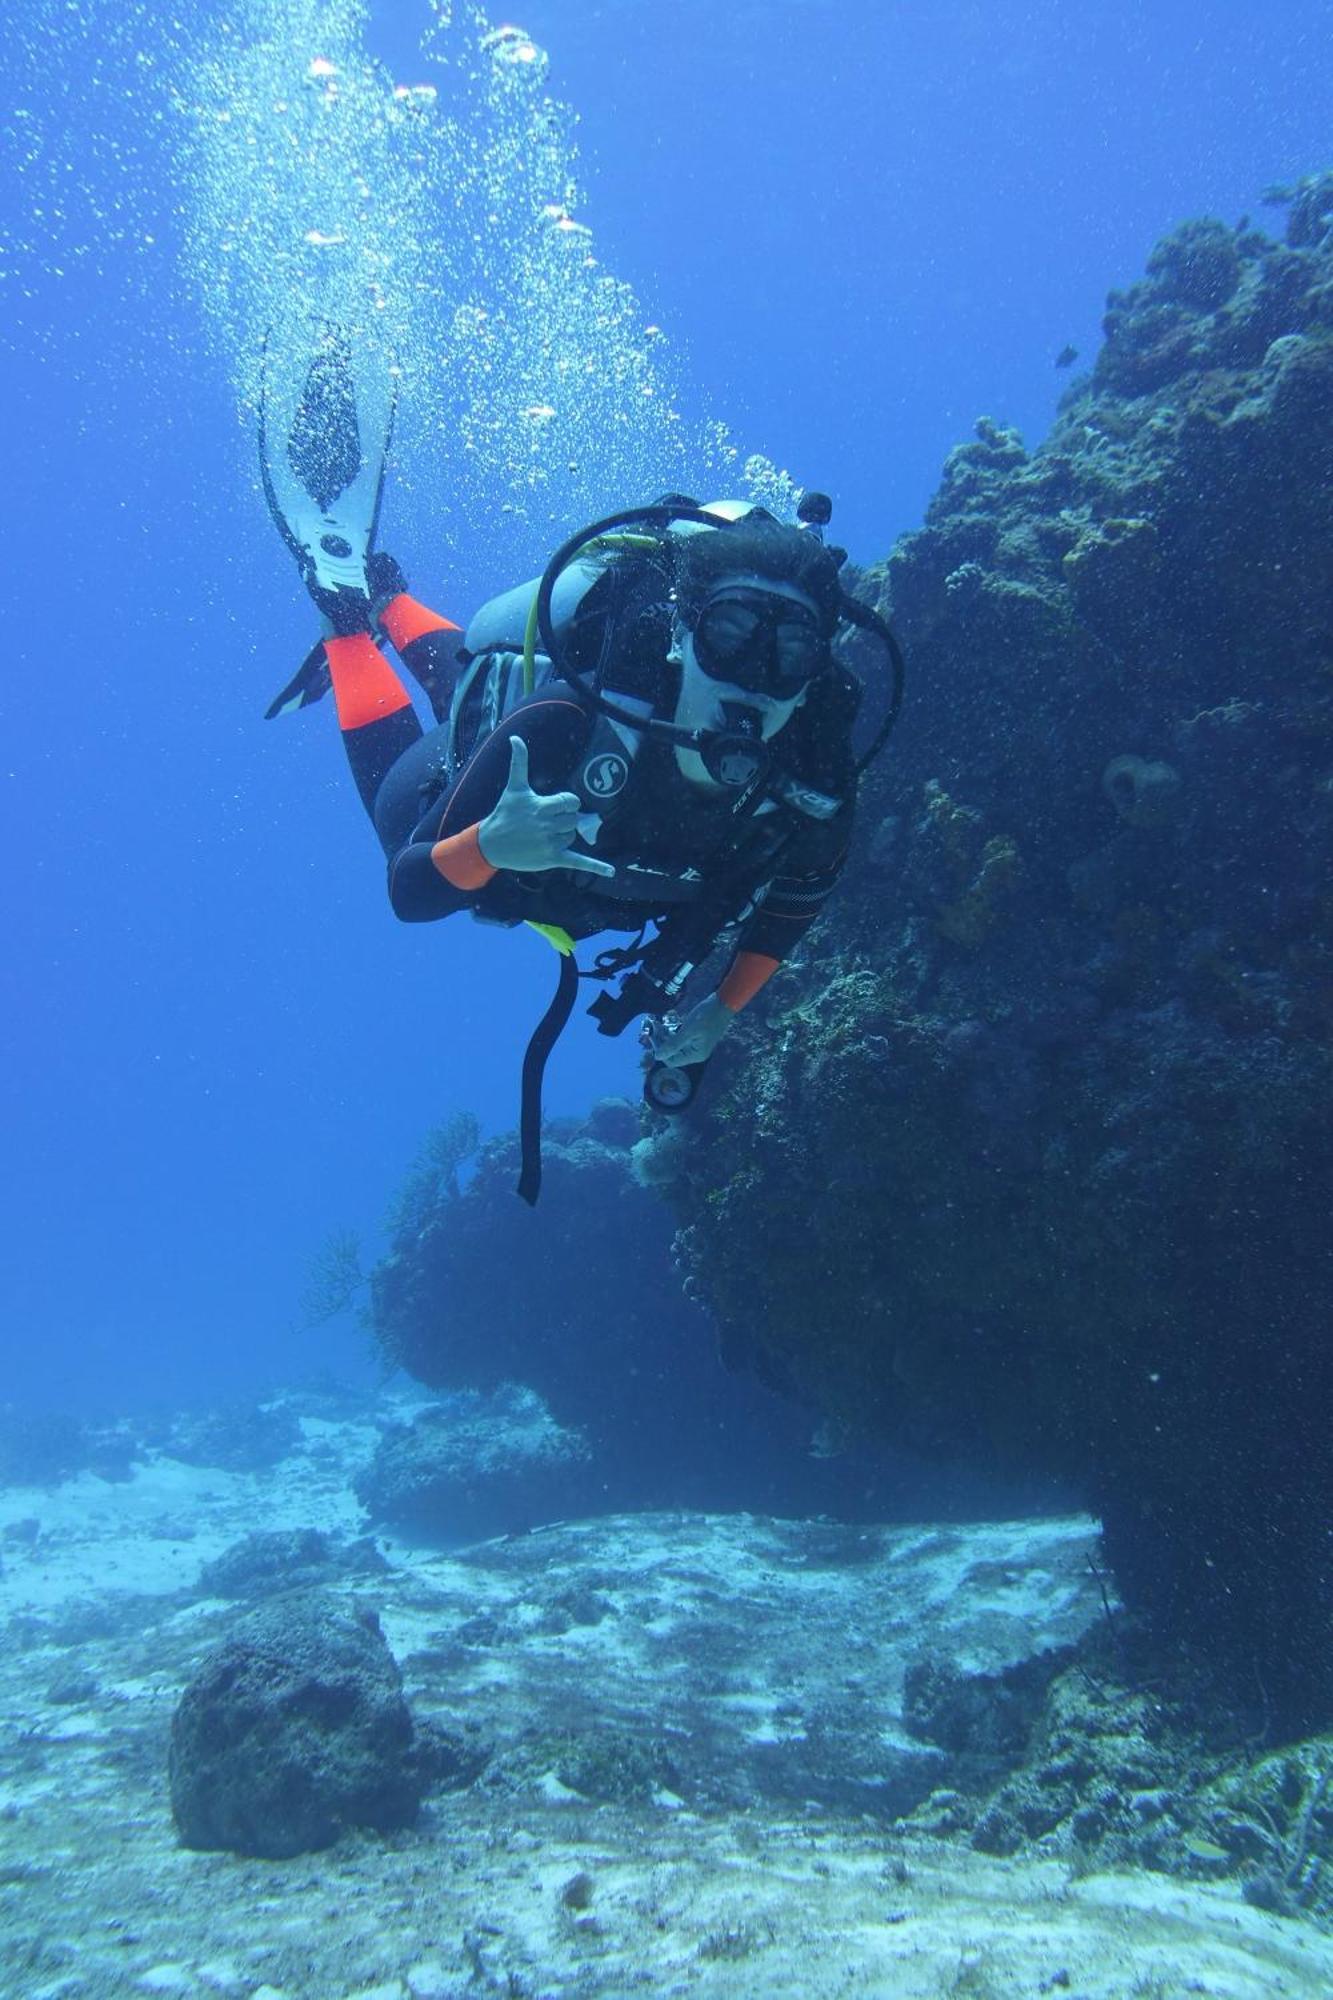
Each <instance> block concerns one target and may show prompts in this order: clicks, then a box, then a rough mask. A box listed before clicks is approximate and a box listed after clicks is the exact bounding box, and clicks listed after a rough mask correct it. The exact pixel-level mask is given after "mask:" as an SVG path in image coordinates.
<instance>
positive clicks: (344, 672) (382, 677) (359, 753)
mask: <svg viewBox="0 0 1333 2000" xmlns="http://www.w3.org/2000/svg"><path fill="white" fill-rule="evenodd" d="M324 653H325V656H326V658H327V660H328V663H329V678H330V679H331V680H332V682H333V698H334V701H335V703H336V704H337V708H338V726H339V728H340V729H341V730H342V733H343V748H344V749H345V750H346V752H347V762H348V764H349V766H350V767H351V772H352V779H353V782H354V783H355V785H356V789H357V792H358V793H359V795H360V798H361V803H362V805H363V806H364V807H365V809H366V811H367V812H368V813H369V814H370V817H371V819H372V820H373V819H374V817H375V799H376V795H377V794H378V792H379V788H380V786H381V785H382V784H383V783H384V779H385V777H386V775H387V773H388V771H389V769H390V767H391V766H392V765H394V764H396V763H397V761H398V759H399V758H400V757H401V756H402V754H403V752H404V751H405V750H410V749H411V747H412V745H413V744H414V743H415V742H416V741H417V740H418V738H419V737H420V735H421V724H420V722H419V721H418V720H417V715H416V711H415V709H414V708H413V707H412V697H411V695H410V694H409V693H408V691H407V689H406V688H405V687H404V686H403V684H402V682H401V681H400V680H399V678H398V676H397V674H396V673H395V672H394V670H393V668H392V667H391V666H390V664H389V662H388V661H387V660H386V659H385V657H384V655H383V653H382V652H381V651H380V649H379V647H378V646H377V645H376V644H375V641H374V640H373V639H372V638H371V636H370V634H369V632H352V633H350V634H348V636H347V637H346V638H333V639H326V640H325V641H324Z"/></svg>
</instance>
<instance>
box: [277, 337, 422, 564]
mask: <svg viewBox="0 0 1333 2000" xmlns="http://www.w3.org/2000/svg"><path fill="white" fill-rule="evenodd" d="M397 401H398V378H397V373H396V370H395V369H394V367H393V365H392V363H391V362H390V361H389V359H388V358H387V357H386V356H385V355H383V354H373V353H372V354H366V355H358V354H356V353H354V351H353V349H352V345H351V343H350V341H349V340H348V339H347V337H346V335H345V334H344V333H343V332H342V330H341V329H340V328H339V327H336V326H326V327H324V328H323V330H322V331H321V333H320V335H319V338H318V341H317V344H316V347H315V351H314V353H313V354H312V355H311V357H310V359H309V361H308V363H307V364H306V366H305V368H304V370H302V369H300V368H297V369H295V370H292V369H285V368H280V367H279V366H278V365H277V362H276V360H275V358H274V356H273V354H272V353H271V351H270V349H269V346H268V343H267V341H266V342H265V346H264V368H263V381H262V392H261V396H260V406H259V474H260V478H261V480H262V481H263V486H264V498H265V499H266V500H267V502H268V509H269V512H270V514H271V515H272V516H273V520H274V523H275V525H276V527H277V529H278V532H279V534H280V535H281V536H282V539H283V540H284V542H286V544H287V547H288V548H289V549H290V550H291V553H292V555H293V557H294V558H295V561H296V564H297V567H298V568H299V569H300V571H301V575H302V578H303V579H304V581H305V583H306V585H307V587H308V588H309V589H311V590H312V591H316V590H318V591H324V592H333V593H337V592H339V591H354V592H356V593H358V594H359V595H365V594H366V562H367V559H368V557H369V555H370V553H371V550H372V549H373V548H374V546H375V532H376V529H377V528H378V526H379V513H380V503H381V501H382V500H383V497H384V473H385V467H386V465H387V462H388V456H389V446H390V444H391V443H392V441H393V424H394V413H395V410H396V408H397Z"/></svg>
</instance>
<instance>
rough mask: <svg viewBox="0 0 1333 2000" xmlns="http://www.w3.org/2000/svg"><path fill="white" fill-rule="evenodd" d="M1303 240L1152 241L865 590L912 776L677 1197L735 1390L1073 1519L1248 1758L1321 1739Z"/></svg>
mask: <svg viewBox="0 0 1333 2000" xmlns="http://www.w3.org/2000/svg"><path fill="white" fill-rule="evenodd" d="M1283 199H1284V200H1285V201H1286V204H1287V208H1288V222H1287V230H1286V238H1285V241H1282V242H1278V241H1275V240H1273V239H1271V238H1270V237H1269V236H1268V235H1267V234H1265V233H1262V232H1260V231H1259V230H1257V229H1254V228H1251V227H1250V226H1249V225H1248V223H1242V224H1241V225H1239V226H1238V227H1237V228H1235V229H1231V228H1227V227H1225V226H1223V225H1222V224H1221V223H1219V222H1211V221H1205V222H1192V223H1188V224H1186V225H1185V226H1184V227H1183V228H1181V229H1179V230H1177V231H1176V232H1175V233H1174V234H1173V235H1171V236H1169V237H1168V238H1167V239H1166V240H1165V241H1164V242H1162V243H1160V244H1159V245H1158V246H1157V248H1156V249H1155V250H1154V251H1153V253H1152V256H1151V257H1150V259H1149V262H1148V269H1147V273H1146V276H1145V277H1144V278H1143V279H1142V280H1141V281H1140V282H1139V283H1137V284H1135V285H1133V286H1131V287H1130V288H1129V289H1128V290H1127V291H1124V292H1116V293H1113V294H1112V295H1111V298H1110V302H1109V306H1108V311H1107V316H1106V322H1105V334H1106V338H1105V344H1104V345H1103V347H1102V349H1101V351H1100V353H1099V355H1098V357H1097V360H1096V363H1095V366H1094V367H1093V368H1092V370H1091V371H1090V373H1089V374H1088V375H1086V376H1085V377H1083V378H1082V379H1080V380H1077V381H1075V382H1074V383H1073V384H1072V385H1071V387H1070V389H1069V391H1068V393H1067V394H1066V396H1065V398H1064V400H1063V403H1062V406H1061V410H1060V414H1059V418H1058V421H1057V422H1056V424H1055V426H1054V428H1053V430H1052V432H1051V434H1050V436H1049V438H1048V439H1047V440H1046V442H1045V443H1044V444H1043V445H1042V446H1041V447H1040V448H1039V449H1038V450H1036V451H1034V452H1028V451H1027V450H1026V449H1025V447H1024V444H1023V441H1022V439H1021V438H1020V437H1019V436H1018V434H1017V433H1016V432H1014V431H1013V430H1010V429H1007V428H1006V427H1005V426H1004V425H1003V424H1000V423H997V422H993V421H991V420H989V419H983V420H982V421H981V422H980V423H979V424H978V425H977V428H976V436H975V439H974V440H973V441H972V442H971V443H968V444H964V445H962V446H960V447H959V448H958V449H957V450H956V451H954V452H953V453H952V454H951V456H950V458H949V460H948V462H947V464H946V466H945V469H944V476H943V481H942V484H941V486H940V490H939V492H938V494H937V495H936V497H935V499H934V501H933V502H932V504H931V506H930V508H929V510H928V513H927V517H926V522H925V525H924V527H923V529H922V530H921V532H920V533H918V534H913V535H909V536H907V537H905V538H904V539H903V540H902V541H901V542H900V543H899V545H898V546H897V547H896V548H895V549H894V551H893V552H892V554H891V555H890V556H889V558H888V560H887V561H886V562H885V563H884V564H882V565H881V566H879V567H878V568H875V569H873V570H871V571H868V572H866V573H865V574H863V575H862V576H861V577H860V578H859V579H858V583H857V587H858V588H859V590H860V591H861V593H862V595H863V596H865V597H866V598H867V599H868V600H869V601H871V602H873V603H875V604H876V605H878V606H879V607H880V608H881V609H882V610H884V611H886V612H887V613H888V614H889V615H890V616H891V617H892V618H893V619H894V621H895V623H896V625H897V627H898V629H899V632H900V635H901V637H902V640H903V642H904V644H905V646H906V648H907V651H908V653H909V656H910V661H911V685H910V701H909V707H908V710H907V712H906V714H905V717H904V721H903V726H902V729H901V732H900V735H899V737H898V739H897V740H896V742H895V745H894V751H893V754H892V755H891V756H890V757H888V758H886V759H884V760H883V762H882V764H881V765H880V766H879V767H877V768H876V769H875V770H874V772H873V773H872V775H871V777H870V778H869V780H868V782H867V784H866V786H865V790H864V793H863V811H862V820H861V828H860V834H859V839H858V845H857V847H856V850H855V853H854V855H853V857H852V861H851V864H850V867H849V870H848V875H847V878H846V882H845V887H844V889H843V891H842V893H841V895H840V897H839V899H838V903H837V908H836V911H835V912H833V913H832V914H831V915H830V916H829V917H828V918H827V919H826V921H825V922H824V923H823V925H822V926H821V927H820V929H819V930H818V931H817V932H816V933H815V934H814V936H813V937H812V939H811V942H810V946H809V948H808V951H807V953H806V956H805V958H804V961H803V962H802V963H801V964H800V965H799V966H797V967H796V968H795V970H794V971H789V972H788V973H787V975H786V976H785V977H784V979H783V980H782V981H781V982H780V983H778V984H777V985H776V986H775V987H774V989H773V1000H772V1003H771V1005H770V1007H769V1009H768V1012H767V1018H765V1019H763V1020H762V1021H761V1020H756V1021H754V1022H750V1023H747V1024H746V1025H745V1027H744V1028H743V1030H742V1032H741V1033H739V1034H738V1035H737V1036H735V1037H734V1038H733V1039H732V1041H731V1042H730V1043H729V1044H728V1045H727V1046H726V1047H725V1049H724V1050H723V1052H722V1054H721V1055H720V1057H719V1059H718V1061H717V1063H716V1064H715V1066H714V1073H713V1076H712V1078H711V1080H710V1090H709V1095H708V1102H707V1109H706V1112H704V1113H703V1114H702V1115H700V1116H699V1117H698V1118H697V1119H696V1120H695V1121H694V1123H693V1126H692V1129H691V1130H690V1132H689V1134H688V1142H687V1143H682V1142H681V1136H673V1135H663V1136H662V1137H661V1139H660V1140H658V1141H657V1142H655V1146H654V1152H655V1157H654V1158H653V1160H652V1162H651V1171H652V1174H653V1178H654V1180H655V1181H656V1182H657V1184H658V1185H659V1186H660V1187H661V1188H662V1189H663V1191H664V1192H665V1194H666V1196H667V1198H668V1200H669V1201H670V1203H671V1204H672V1206H673V1208H674V1210H675V1213H676V1215H677V1218H678V1221H679V1235H678V1238H677V1245H676V1253H677V1256H678V1258H679V1259H680V1260H681V1261H682V1263H683V1265H684V1266H685V1268H686V1270H687V1272H688V1275H689V1279H690V1281H691V1284H692V1287H693V1289H694V1291H695V1292H696V1294H697V1295H698V1296H699V1297H700V1298H701V1299H702V1300H703V1301H704V1302H705V1303H706V1304H707V1306H708V1307H709V1308H710V1310H711V1312H712V1313H713V1315H714V1317H715V1318H716V1320H717V1322H718V1324H719V1325H720V1327H721V1328H722V1329H723V1333H724V1338H725V1340H726V1343H727V1346H728V1349H729V1350H730V1351H731V1352H732V1353H733V1354H740V1355H743V1356H746V1357H748V1358H749V1359H750V1360H751V1361H752V1362H753V1363H754V1365H755V1366H756V1367H758V1368H759V1369H760V1370H761V1371H762V1373H763V1374H764V1375H765V1377H766V1378H767V1379H768V1380H770V1381H772V1382H776V1383H779V1384H781V1385H782V1386H784V1387H786V1388H787V1389H789V1390H791V1391H792V1392H794V1393H795V1394H796V1395H797V1396H799V1397H800V1398H802V1399H804V1400H805V1401H806V1402H807V1403H809V1404H811V1405H813V1406H815V1407H816V1408H817V1409H818V1410H820V1411H822V1412H823V1414H824V1417H825V1419H826V1422H827V1424H828V1425H829V1426H830V1427H831V1428H832V1429H834V1430H835V1431H841V1433H842V1434H843V1435H845V1436H846V1437H847V1438H849V1439H854V1438H866V1437H870V1438H873V1439H875V1440H878V1441H881V1442H886V1443H891V1444H894V1445H898V1446H906V1447H908V1448H911V1449H913V1450H915V1451H917V1452H921V1453H924V1454H926V1455H930V1454H933V1453H941V1454H943V1453H949V1454H957V1453H959V1452H964V1453H967V1454H970V1455H972V1456H974V1457H975V1458H976V1460H977V1461H978V1462H980V1463H985V1464H988V1465H994V1466H996V1467H999V1468H1003V1467H1013V1466H1022V1467H1024V1468H1027V1469H1028V1470H1039V1469H1040V1470H1045V1471H1048V1472H1049V1473H1050V1474H1052V1475H1053V1476H1055V1477H1058V1478H1059V1479H1061V1480H1062V1481H1065V1482H1067V1483H1068V1484H1069V1485H1070V1486H1072V1488H1073V1490H1074V1492H1075V1494H1076V1496H1077V1498H1078V1500H1079V1501H1080V1502H1081V1504H1084V1505H1086V1506H1088V1507H1089V1508H1091V1509H1093V1510H1095V1511H1096V1512H1098V1513H1099V1514H1100V1515H1101V1516H1102V1518H1103V1520H1104V1523H1105V1530H1106V1540H1107V1548H1108V1553H1109V1557H1110V1560H1111V1563H1112V1566H1113V1568H1114V1571H1115V1575H1116V1578H1117V1581H1118V1584H1119V1586H1120V1588H1121V1590H1122V1591H1123V1593H1124V1594H1125V1596H1126V1598H1127V1599H1128V1600H1129V1602H1130V1603H1132V1604H1134V1605H1135V1606H1138V1607H1140V1608H1143V1609H1146V1610H1147V1611H1149V1612H1150V1613H1151V1614H1153V1615H1154V1616H1155V1618H1156V1619H1157V1621H1158V1626H1159V1629H1160V1630H1162V1631H1164V1632H1165V1633H1167V1634H1168V1635H1170V1636H1171V1637H1172V1638H1173V1639H1175V1640H1178V1641H1180V1642H1182V1643H1187V1644H1195V1645H1206V1646H1207V1647H1209V1648H1211V1649H1213V1650H1214V1651H1215V1652H1216V1653H1218V1654H1219V1655H1220V1656H1221V1657H1224V1658H1226V1659H1227V1660H1228V1662H1229V1668H1230V1671H1231V1673H1232V1677H1233V1681H1234V1683H1235V1685H1236V1686H1238V1687H1239V1686H1242V1685H1243V1686H1244V1687H1245V1688H1246V1689H1247V1690H1248V1691H1249V1694H1250V1695H1251V1697H1252V1699H1253V1702H1254V1705H1255V1711H1256V1717H1257V1718H1258V1721H1257V1725H1256V1726H1257V1727H1259V1728H1262V1729H1267V1728H1269V1727H1279V1726H1282V1727H1290V1726H1296V1725H1301V1724H1306V1725H1308V1724H1312V1723H1313V1724H1323V1725H1327V1723H1328V1721H1329V1719H1330V1718H1333V1583H1331V1582H1330V1558H1331V1557H1333V1547H1331V1546H1330V1505H1329V1501H1330V1493H1333V1452H1331V1449H1330V1439H1331V1436H1333V1424H1331V1423H1330V1416H1331V1414H1333V1346H1331V1345H1330V1342H1329V1337H1328V1328H1329V1315H1330V1306H1331V1305H1333V1283H1331V1280H1333V1231H1330V1227H1329V1215H1330V1209H1331V1207H1333V1202H1331V1199H1330V1198H1331V1196H1333V1130H1331V1128H1330V1120H1329V1108H1330V1082H1331V1080H1333V1061H1331V1059H1330V1046H1329V1044H1330V1032H1331V1031H1333V874H1331V873H1330V865H1329V863H1330V839H1329V836H1330V830H1331V829H1333V175H1325V176H1323V177H1319V178H1315V179H1311V180H1308V181H1306V182H1303V183H1302V184H1301V185H1300V187H1298V188H1296V189H1294V190H1289V191H1287V192H1286V194H1285V196H1284V197H1283ZM865 666H866V668H867V670H868V671H869V670H871V669H872V667H873V662H872V660H870V659H869V658H867V660H866V661H865ZM682 1136H683V1135H682ZM793 1217H799V1219H800V1227H799V1228H793V1226H792V1219H793Z"/></svg>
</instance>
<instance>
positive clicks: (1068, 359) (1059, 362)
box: [1055, 347, 1078, 368]
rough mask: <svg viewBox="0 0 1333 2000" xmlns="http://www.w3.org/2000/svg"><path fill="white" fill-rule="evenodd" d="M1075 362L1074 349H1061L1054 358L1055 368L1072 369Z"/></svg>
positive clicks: (1076, 355) (1075, 353) (1075, 354)
mask: <svg viewBox="0 0 1333 2000" xmlns="http://www.w3.org/2000/svg"><path fill="white" fill-rule="evenodd" d="M1077 360H1078V349H1077V348H1076V347H1062V348H1061V349H1060V352H1059V353H1058V354H1057V355H1056V357H1055V365H1056V367H1057V368H1072V367H1073V365H1074V363H1075V362H1076V361H1077Z"/></svg>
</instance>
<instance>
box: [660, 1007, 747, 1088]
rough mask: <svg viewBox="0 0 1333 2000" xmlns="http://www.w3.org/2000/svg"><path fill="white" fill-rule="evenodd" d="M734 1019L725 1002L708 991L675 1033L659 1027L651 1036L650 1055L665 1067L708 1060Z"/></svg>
mask: <svg viewBox="0 0 1333 2000" xmlns="http://www.w3.org/2000/svg"><path fill="white" fill-rule="evenodd" d="M735 1018H736V1016H735V1015H734V1014H733V1013H732V1011H731V1009H730V1007H728V1005H727V1003H726V1001H725V1000H719V999H718V997H717V995H716V993H710V994H709V996H708V998H707V999H706V1000H701V1001H700V1002H699V1004H698V1006H697V1007H691V1009H690V1011H689V1013H688V1014H687V1015H686V1016H685V1019H684V1020H683V1021H682V1022H681V1024H680V1026H679V1027H678V1028H677V1029H676V1031H675V1033H674V1034H670V1033H668V1032H666V1031H665V1030H664V1029H663V1028H661V1027H660V1026H659V1028H658V1029H657V1032H656V1033H655V1034H654V1036H653V1055H654V1057H655V1059H656V1060H657V1061H658V1062H660V1063H665V1064H666V1065H667V1067H668V1069H685V1068H687V1067H689V1066H690V1065H691V1064H693V1063H702V1062H707V1061H708V1058H709V1056H711V1055H712V1053H713V1050H714V1049H715V1048H716V1047H717V1045H718V1043H719V1042H720V1041H721V1040H722V1037H723V1036H724V1035H725V1034H726V1032H727V1030H728V1028H729V1027H730V1026H731V1024H732V1022H733V1021H734V1020H735Z"/></svg>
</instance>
